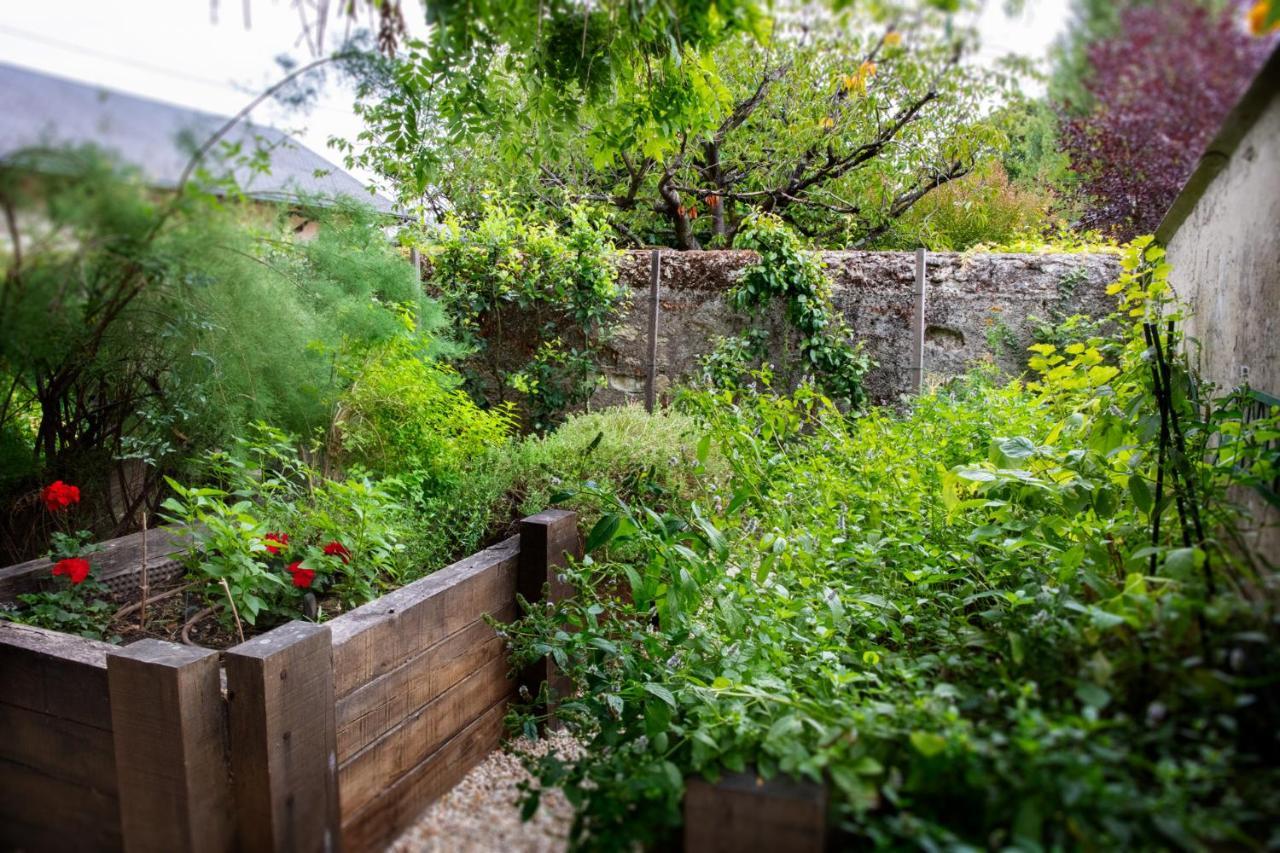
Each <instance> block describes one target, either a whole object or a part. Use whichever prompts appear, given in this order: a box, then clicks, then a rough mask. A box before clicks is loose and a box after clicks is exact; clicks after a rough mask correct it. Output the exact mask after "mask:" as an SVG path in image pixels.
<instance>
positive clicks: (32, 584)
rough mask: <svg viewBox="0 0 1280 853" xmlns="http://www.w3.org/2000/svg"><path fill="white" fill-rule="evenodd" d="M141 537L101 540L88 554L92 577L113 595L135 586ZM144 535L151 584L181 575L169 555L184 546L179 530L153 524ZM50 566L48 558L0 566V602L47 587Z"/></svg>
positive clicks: (130, 589) (130, 536)
mask: <svg viewBox="0 0 1280 853" xmlns="http://www.w3.org/2000/svg"><path fill="white" fill-rule="evenodd" d="M142 537H143V534H142V532H141V531H139V532H138V533H131V534H129V535H128V536H121V537H119V538H118V539H108V540H107V541H106V542H103V543H101V544H102V550H101V551H99V552H97V553H95V554H91V555H90V556H89V562H90V563H92V564H93V576H94V577H95V578H97V579H98V580H99V581H101V582H102V583H104V584H106V585H107V587H108V588H109V589H110V590H111V592H112V593H113V594H115V595H117V596H119V595H124V594H127V593H129V592H130V591H136V590H137V588H138V584H139V582H140V581H139V579H138V578H137V577H134V576H135V575H137V574H138V573H139V572H140V571H141V570H142V550H143V549H142ZM146 537H147V548H146V550H147V567H148V572H147V573H148V579H149V582H150V583H151V584H152V586H154V585H156V584H157V583H161V582H163V581H165V580H168V579H172V578H175V577H178V576H179V575H181V574H182V572H183V569H182V567H181V566H180V565H179V564H178V563H177V561H176V560H174V559H172V556H171V555H173V554H176V553H177V552H179V551H181V550H182V549H183V548H184V547H185V543H184V542H183V541H182V535H181V531H179V530H177V529H175V528H172V527H157V528H156V529H154V530H150V531H148V532H147V534H146ZM52 568H53V563H51V562H50V561H49V560H48V558H46V557H40V558H39V559H36V560H29V561H27V562H25V563H18V564H17V565H14V566H8V567H6V568H3V569H0V601H12V600H13V599H14V598H15V597H17V596H18V595H20V594H22V593H27V592H35V591H37V590H40V589H48V588H51V587H52V586H53V577H52V575H50V573H49V571H50V569H52Z"/></svg>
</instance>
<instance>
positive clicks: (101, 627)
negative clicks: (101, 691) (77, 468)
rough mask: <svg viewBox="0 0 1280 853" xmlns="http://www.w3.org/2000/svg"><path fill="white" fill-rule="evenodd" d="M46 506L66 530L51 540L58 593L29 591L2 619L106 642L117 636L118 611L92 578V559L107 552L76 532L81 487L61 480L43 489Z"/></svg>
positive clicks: (3, 608)
mask: <svg viewBox="0 0 1280 853" xmlns="http://www.w3.org/2000/svg"><path fill="white" fill-rule="evenodd" d="M40 500H41V503H43V504H44V507H45V510H46V511H47V512H48V514H49V515H50V516H52V517H53V519H54V521H55V523H56V524H57V526H58V527H59V528H60V529H59V530H56V531H54V532H53V533H52V534H51V535H50V537H49V542H50V546H51V547H50V551H49V554H48V557H49V561H50V562H52V563H53V568H52V569H51V570H50V574H51V575H52V577H53V580H52V583H53V586H54V588H53V589H41V590H38V591H36V592H29V593H23V594H21V595H19V596H18V597H17V605H16V606H13V605H6V606H0V616H3V617H4V618H7V619H9V620H11V621H14V622H21V623H23V624H27V625H35V626H37V627H40V628H49V629H52V630H55V631H64V632H66V633H72V634H79V635H80V636H82V637H89V638H90V639H95V640H101V639H111V640H113V641H116V640H118V637H115V636H111V635H110V634H109V632H110V623H111V618H112V616H113V615H114V613H115V608H114V607H113V606H112V604H111V601H110V593H109V591H108V590H107V588H106V587H105V586H103V585H102V584H101V583H99V582H98V580H97V578H94V577H91V576H90V575H91V572H92V570H93V566H92V565H91V564H90V562H89V560H88V557H89V556H90V555H91V554H94V553H96V552H98V551H101V550H102V547H101V546H100V545H98V544H96V543H95V542H94V541H93V533H92V531H89V530H72V529H71V524H70V521H69V516H70V515H71V513H72V511H73V510H74V508H75V507H77V505H79V503H80V488H79V486H72V485H69V484H67V483H64V482H63V481H61V480H57V481H55V482H53V483H51V484H50V485H48V486H46V487H45V488H44V489H42V490H41V493H40Z"/></svg>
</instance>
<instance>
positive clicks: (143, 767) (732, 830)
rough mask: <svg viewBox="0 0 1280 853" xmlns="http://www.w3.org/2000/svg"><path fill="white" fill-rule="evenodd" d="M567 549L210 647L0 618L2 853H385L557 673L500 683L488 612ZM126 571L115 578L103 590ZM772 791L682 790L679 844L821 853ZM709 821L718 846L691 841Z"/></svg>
mask: <svg viewBox="0 0 1280 853" xmlns="http://www.w3.org/2000/svg"><path fill="white" fill-rule="evenodd" d="M126 538H128V537H126ZM117 542H119V540H117ZM112 550H115V551H116V552H118V553H124V552H126V551H127V550H128V544H127V543H126V544H124V545H115V547H114V549H113V548H111V547H109V548H108V553H110V552H111V551H112ZM156 553H157V554H158V555H159V554H162V553H163V549H162V548H157V549H156ZM580 554H581V543H580V539H579V533H578V527H577V517H576V515H574V514H573V513H570V512H564V511H558V510H553V511H547V512H543V513H540V514H538V515H535V516H531V517H529V518H527V519H524V520H523V521H522V522H521V523H520V532H519V533H518V534H517V535H516V536H512V537H510V538H509V539H506V540H505V541H503V542H500V543H498V544H497V545H494V546H493V547H491V548H487V549H485V550H484V551H481V552H479V553H477V554H474V555H472V556H471V557H468V558H466V559H464V560H461V561H459V562H457V563H454V564H453V565H451V566H449V567H447V568H444V569H441V570H440V571H438V572H435V573H434V574H431V575H429V576H427V577H425V578H423V579H421V580H419V581H416V582H414V583H411V584H409V585H407V586H404V587H402V588H400V589H397V590H395V591H393V592H391V593H389V594H387V595H385V596H382V597H381V598H379V599H376V600H375V601H372V602H370V603H368V604H366V605H364V606H362V607H359V608H356V609H355V610H352V611H350V612H348V613H345V614H343V615H341V616H338V617H336V618H334V619H332V620H330V621H328V622H326V623H323V624H315V623H310V622H302V621H295V622H290V623H288V624H286V625H282V626H280V627H277V628H275V629H273V630H271V631H268V632H266V633H264V634H261V635H259V636H257V637H254V638H252V639H249V640H248V641H247V642H244V643H241V644H239V645H237V646H234V647H232V648H230V649H227V650H226V651H225V652H221V653H219V652H217V651H214V650H212V649H205V648H201V647H198V646H192V645H182V644H178V643H172V642H167V641H164V640H158V639H144V640H140V641H138V642H136V643H133V644H132V645H128V646H123V647H120V646H112V645H109V644H107V643H101V642H97V641H94V640H87V639H82V638H79V637H73V636H70V635H66V634H60V633H58V632H54V631H46V630H42V629H39V628H32V627H28V626H23V625H17V624H13V623H9V622H0V727H3V731H4V732H5V736H4V737H3V738H0V780H2V781H0V847H4V848H5V849H21V850H26V851H42V850H58V851H76V850H86V851H90V850H91V851H97V850H118V849H127V850H129V851H157V853H177V851H230V850H244V851H268V850H281V851H285V850H288V851H295V850H296V851H330V850H340V849H346V850H348V851H366V850H370V851H372V850H381V849H383V848H384V847H385V846H386V845H387V844H388V843H389V842H390V841H392V840H393V839H394V838H395V837H396V836H397V835H399V834H400V833H401V832H402V831H403V830H404V829H406V828H407V827H408V826H409V825H410V824H411V823H413V821H414V820H415V819H416V818H417V816H418V815H419V814H420V813H421V811H422V810H423V809H424V808H425V807H426V806H427V805H429V804H430V803H431V802H432V800H434V799H435V798H437V797H438V796H440V795H441V794H443V793H444V792H445V791H447V790H448V789H449V788H451V787H452V786H453V785H455V784H456V783H457V782H458V781H459V780H461V778H462V777H463V776H464V775H466V773H467V772H468V771H469V770H470V769H471V768H472V767H474V766H475V765H476V764H477V763H479V762H480V761H481V760H482V759H483V758H484V757H485V756H486V755H488V754H489V753H490V752H491V751H492V750H495V749H498V748H499V747H500V746H501V742H502V739H503V734H504V732H503V718H504V716H505V714H506V708H507V703H508V702H509V701H510V700H511V698H512V696H513V695H514V693H515V691H516V689H517V687H518V683H521V682H523V683H526V684H528V686H529V688H530V690H533V691H534V692H536V690H537V688H538V685H539V684H540V683H541V682H542V680H544V679H546V678H548V677H551V678H554V674H553V673H552V672H551V666H550V664H549V662H544V663H542V664H540V665H538V666H534V667H530V668H529V669H528V670H526V671H525V672H523V673H521V674H520V677H519V678H518V679H512V678H511V677H510V674H509V665H508V662H507V656H506V649H505V645H504V644H503V642H502V640H501V639H500V638H499V637H498V636H497V634H496V631H495V629H494V628H493V627H491V626H490V625H489V624H488V622H487V621H486V617H487V616H492V617H494V618H496V619H497V620H498V621H509V620H511V619H514V618H515V617H516V616H517V615H518V609H517V601H516V596H517V593H519V594H520V595H523V596H524V597H525V598H526V599H527V600H529V601H536V600H538V599H539V598H540V597H541V596H542V595H543V594H544V592H545V593H546V594H550V595H559V594H563V592H564V589H563V587H562V585H561V584H560V583H559V582H558V580H557V577H556V571H555V570H556V569H557V567H559V566H563V565H564V564H565V563H566V561H567V560H568V559H569V558H571V557H576V556H579V555H580ZM155 559H156V562H155V563H153V564H152V566H151V570H156V571H163V570H164V569H163V567H164V565H165V563H166V560H165V559H164V558H163V557H162V556H157V557H156V558H155ZM18 568H24V569H25V570H26V571H25V574H24V572H23V571H15V570H16V569H18ZM45 568H47V566H45ZM138 569H140V566H137V565H135V566H134V567H133V570H134V571H136V570H138ZM31 574H32V573H31V570H30V567H29V566H28V567H14V568H13V569H6V570H0V589H4V590H5V594H7V595H13V594H15V592H17V591H26V589H27V588H28V587H24V586H23V584H25V583H27V581H25V580H22V578H24V577H26V576H27V575H31ZM128 576H129V567H127V566H124V565H121V566H119V567H117V568H116V569H114V570H113V571H112V573H111V577H116V581H115V584H114V585H113V588H114V586H115V585H122V589H123V588H124V586H127V585H128V584H129V583H132V582H133V581H132V580H130V578H129V577H128ZM108 580H109V578H108ZM109 582H110V580H109ZM4 584H8V586H4ZM775 790H780V789H777V788H776V786H773V785H772V783H770V785H769V786H762V785H758V784H755V783H754V782H753V781H751V780H747V779H742V778H738V777H730V778H726V779H725V780H724V782H722V783H721V784H720V785H717V786H709V785H706V784H705V783H701V782H695V783H692V784H691V786H690V796H689V797H688V799H687V802H686V814H687V816H688V821H687V826H686V838H687V840H688V843H687V849H689V850H702V849H731V848H729V847H725V846H724V845H725V844H726V843H732V839H733V838H735V837H736V838H738V839H745V841H744V842H743V843H745V846H743V845H742V844H741V843H740V844H738V846H735V847H733V848H732V849H737V850H743V849H764V848H763V847H762V846H761V844H762V843H767V844H768V846H769V847H770V848H771V849H772V850H773V851H779V850H799V849H812V850H818V849H821V846H820V845H821V844H822V830H821V826H822V825H823V823H824V819H823V818H824V813H825V805H824V804H823V803H821V802H817V801H815V799H814V795H813V793H812V791H809V792H799V793H798V792H797V791H798V789H792V788H788V789H787V790H786V791H783V792H782V793H783V794H785V796H782V797H780V798H772V799H771V798H770V797H769V794H770V792H772V791H775ZM726 821H729V822H731V823H730V825H728V826H726V823H725V822H726ZM704 824H705V825H707V826H711V825H713V824H714V828H715V829H716V830H717V831H718V833H719V836H720V837H719V839H718V840H716V841H714V842H712V841H708V840H707V839H708V838H709V836H707V835H706V834H705V833H704V834H702V835H698V834H697V833H696V832H695V833H693V834H690V829H689V828H690V827H701V826H703V825H704ZM815 845H817V846H815Z"/></svg>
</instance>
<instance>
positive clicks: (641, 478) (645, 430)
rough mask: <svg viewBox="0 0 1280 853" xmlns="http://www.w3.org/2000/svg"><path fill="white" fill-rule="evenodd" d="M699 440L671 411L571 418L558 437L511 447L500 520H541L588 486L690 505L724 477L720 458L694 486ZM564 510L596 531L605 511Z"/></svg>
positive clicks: (588, 500)
mask: <svg viewBox="0 0 1280 853" xmlns="http://www.w3.org/2000/svg"><path fill="white" fill-rule="evenodd" d="M701 436H702V431H701V430H700V429H699V428H698V425H697V423H696V421H695V420H694V419H693V418H692V417H690V416H688V415H685V414H682V413H680V412H677V411H672V410H664V411H660V412H657V413H654V414H652V415H651V414H649V413H648V412H646V411H645V410H644V408H643V407H641V406H638V405H632V406H618V407H615V408H610V409H605V410H603V411H600V412H589V413H586V414H579V415H571V416H570V417H569V418H568V419H567V420H566V421H565V422H564V423H563V424H562V425H561V426H560V427H559V428H558V429H556V430H555V432H552V433H549V434H547V435H545V436H541V437H536V436H531V437H529V438H527V439H525V440H524V441H522V442H520V443H519V444H518V445H516V446H514V447H512V448H511V450H510V452H509V453H508V454H507V456H506V459H505V460H503V461H502V462H501V463H500V464H501V465H504V466H506V468H507V471H508V477H509V483H508V485H507V487H506V490H505V494H504V495H503V497H502V501H503V503H504V506H503V507H502V511H501V513H500V515H506V516H508V517H511V518H520V517H522V516H525V515H529V514H531V513H535V512H540V511H541V510H543V509H546V508H547V507H548V506H550V505H551V504H552V503H554V502H555V499H556V498H557V497H561V496H562V495H563V493H564V492H565V491H566V489H567V487H569V486H571V485H572V486H576V485H578V484H580V483H582V482H585V481H590V482H592V483H594V484H595V487H596V489H597V490H599V491H601V492H604V493H608V494H613V495H622V496H624V497H636V498H638V497H641V496H642V495H643V496H644V497H646V498H647V499H648V500H649V501H650V502H654V503H657V504H660V505H665V504H667V503H677V502H683V501H687V500H688V499H689V497H690V496H691V495H693V494H696V493H700V491H701V489H702V488H705V487H706V485H707V484H712V485H714V483H715V482H716V481H717V480H718V479H719V478H721V477H723V476H724V475H725V474H726V473H727V469H726V468H725V467H724V466H723V464H721V460H720V458H719V455H718V454H717V455H716V456H715V457H713V458H712V459H710V460H709V462H708V466H709V470H708V472H707V473H706V475H705V479H704V482H702V483H699V482H697V481H696V480H695V478H694V476H693V474H692V462H693V460H694V458H695V454H696V450H697V444H698V441H699V439H700V438H701ZM562 503H563V505H564V506H566V507H568V508H571V509H574V510H576V511H577V512H579V513H580V514H581V515H582V518H583V520H584V521H585V522H587V523H595V521H596V519H598V518H599V517H600V515H601V513H602V512H603V509H604V504H603V503H602V502H601V501H600V500H598V499H596V498H595V497H593V496H592V495H591V494H587V493H582V494H577V495H574V496H572V497H569V498H567V499H565V500H564V501H562Z"/></svg>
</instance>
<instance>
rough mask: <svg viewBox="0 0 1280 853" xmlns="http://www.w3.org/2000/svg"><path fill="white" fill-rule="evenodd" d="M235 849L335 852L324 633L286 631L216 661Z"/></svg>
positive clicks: (329, 666)
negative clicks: (222, 687)
mask: <svg viewBox="0 0 1280 853" xmlns="http://www.w3.org/2000/svg"><path fill="white" fill-rule="evenodd" d="M225 662H226V670H227V700H228V709H229V730H230V750H231V772H232V786H231V788H232V795H233V801H234V806H235V813H236V816H235V823H236V849H238V850H244V851H249V853H258V851H263V853H265V851H282V853H284V852H285V851H329V850H336V849H338V848H339V845H340V844H341V836H340V833H339V824H340V822H339V813H338V778H337V750H336V746H335V732H334V696H333V660H332V645H331V639H330V634H329V629H328V627H327V626H324V625H314V624H310V623H307V622H291V623H289V624H288V625H282V626H281V627H279V628H276V629H274V630H272V631H268V632H267V633H266V634H263V635H261V636H259V637H255V638H253V639H252V640H249V641H248V642H245V643H241V644H240V645H238V646H235V647H233V648H231V649H229V650H227V652H226V656H225Z"/></svg>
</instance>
